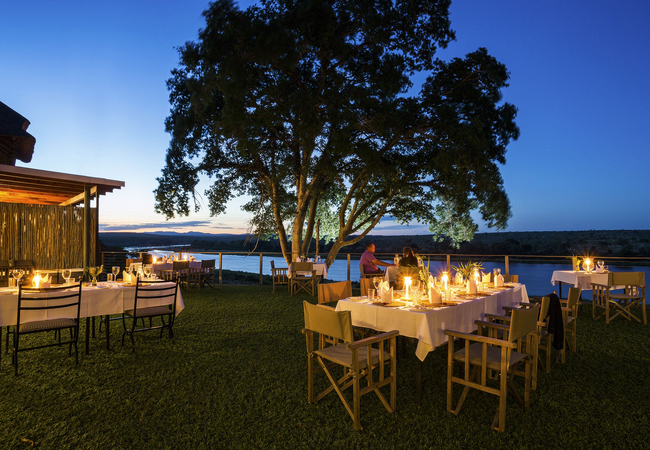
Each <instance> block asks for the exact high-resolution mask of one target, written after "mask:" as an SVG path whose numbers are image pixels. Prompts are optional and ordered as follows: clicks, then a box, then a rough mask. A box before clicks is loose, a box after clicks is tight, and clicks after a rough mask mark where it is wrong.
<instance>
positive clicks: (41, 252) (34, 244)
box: [0, 203, 97, 270]
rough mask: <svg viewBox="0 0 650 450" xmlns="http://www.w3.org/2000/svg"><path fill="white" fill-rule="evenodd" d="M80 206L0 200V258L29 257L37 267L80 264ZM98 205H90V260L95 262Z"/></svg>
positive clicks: (81, 241)
mask: <svg viewBox="0 0 650 450" xmlns="http://www.w3.org/2000/svg"><path fill="white" fill-rule="evenodd" d="M83 211H84V210H83V208H80V207H76V206H50V205H28V204H22V203H0V227H1V229H0V260H9V259H14V260H25V259H26V260H32V261H33V263H34V267H35V268H37V269H43V270H45V269H62V268H69V267H82V265H83V229H84V225H83ZM96 236H97V209H95V208H91V209H90V264H91V265H94V264H95V260H96V258H95V255H96V250H97V249H96Z"/></svg>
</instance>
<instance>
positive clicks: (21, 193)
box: [0, 164, 124, 206]
mask: <svg viewBox="0 0 650 450" xmlns="http://www.w3.org/2000/svg"><path fill="white" fill-rule="evenodd" d="M86 186H88V187H89V188H90V189H91V194H92V195H95V194H97V195H104V194H107V193H109V192H113V190H115V189H120V188H122V187H123V186H124V181H115V180H107V179H104V178H93V177H86V176H82V175H72V174H68V173H59V172H49V171H47V170H38V169H30V168H26V167H15V166H9V165H6V164H0V202H5V203H29V204H33V205H60V206H66V205H74V204H77V203H83V201H84V189H85V188H86Z"/></svg>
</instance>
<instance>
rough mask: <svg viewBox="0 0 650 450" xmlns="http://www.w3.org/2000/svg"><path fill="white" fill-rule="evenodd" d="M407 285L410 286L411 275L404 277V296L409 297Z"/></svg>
mask: <svg viewBox="0 0 650 450" xmlns="http://www.w3.org/2000/svg"><path fill="white" fill-rule="evenodd" d="M409 286H411V277H404V287H405V288H406V295H405V296H404V298H406V299H408V298H409Z"/></svg>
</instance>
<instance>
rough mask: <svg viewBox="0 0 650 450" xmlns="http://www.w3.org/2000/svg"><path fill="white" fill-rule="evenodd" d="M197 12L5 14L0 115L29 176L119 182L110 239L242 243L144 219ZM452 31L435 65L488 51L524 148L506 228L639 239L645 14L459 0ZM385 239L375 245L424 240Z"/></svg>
mask: <svg viewBox="0 0 650 450" xmlns="http://www.w3.org/2000/svg"><path fill="white" fill-rule="evenodd" d="M251 3H252V2H248V1H246V2H240V5H241V6H242V7H246V6H248V5H249V4H251ZM207 5H208V3H207V2H205V1H196V0H185V1H183V2H180V1H165V0H161V1H155V2H154V1H137V0H133V1H129V2H126V1H121V0H114V1H98V2H82V1H60V2H51V1H36V2H34V1H23V2H3V5H2V11H3V17H4V18H5V20H4V21H3V27H1V28H0V42H2V45H1V46H0V60H1V61H2V64H1V65H0V80H1V81H2V83H0V101H2V102H4V103H5V104H7V105H8V106H10V107H11V108H13V109H15V110H16V111H18V112H19V113H21V114H22V115H24V116H25V117H27V118H28V119H29V120H30V122H31V126H30V127H29V129H28V131H29V132H30V133H31V134H32V135H34V136H35V137H36V149H35V152H34V158H33V160H32V162H31V163H30V164H29V165H28V167H32V168H37V169H45V170H53V171H60V172H67V173H75V174H83V175H88V176H94V177H102V178H109V179H114V180H121V181H125V183H126V186H125V187H124V188H122V189H121V190H120V191H116V192H115V193H112V194H108V195H107V196H105V197H103V198H102V199H101V202H100V221H101V223H102V226H103V229H105V230H107V231H108V230H112V231H117V230H122V229H123V230H129V231H133V230H147V231H153V230H177V231H189V230H193V231H202V232H209V233H239V232H244V231H245V230H246V220H247V215H246V214H245V213H243V212H242V211H240V209H239V204H238V203H237V202H234V203H233V204H232V205H231V206H230V207H229V208H228V211H227V213H226V214H225V215H222V216H219V217H216V218H211V217H210V216H209V214H208V212H207V210H206V209H205V208H203V209H202V211H201V212H200V213H197V214H194V213H193V214H191V215H190V216H189V217H187V218H177V219H174V220H172V221H169V222H166V221H165V219H164V217H163V216H160V215H157V214H155V213H154V211H153V205H154V199H153V193H152V191H153V190H154V189H155V188H156V185H157V183H156V181H155V178H156V177H157V176H158V175H159V174H160V170H161V168H162V167H163V165H164V157H165V152H166V149H167V146H168V142H169V136H168V135H167V134H166V133H165V131H164V120H165V117H166V116H167V115H168V112H169V103H168V92H167V88H166V85H165V82H166V80H167V79H168V78H169V76H170V71H171V70H172V69H173V68H174V67H176V65H177V64H178V54H177V51H176V49H175V47H178V46H181V45H183V44H184V43H185V42H186V41H188V40H195V39H196V37H197V34H198V30H199V28H201V27H202V26H203V23H204V22H203V18H202V16H201V12H202V11H203V10H204V9H205V8H206V7H207ZM451 20H452V28H454V30H456V37H457V40H456V41H455V42H452V43H451V44H450V45H449V48H448V49H447V50H445V51H443V52H441V53H440V55H439V56H440V57H442V58H444V59H448V58H451V57H455V56H463V55H465V54H466V53H468V52H471V51H474V50H476V49H477V48H478V47H486V48H487V49H488V51H489V52H490V53H491V54H492V55H493V56H495V57H496V58H497V59H498V60H500V61H501V62H503V63H504V64H505V65H506V66H507V67H508V69H509V71H510V73H511V80H510V87H509V88H507V89H506V90H505V91H504V100H506V101H508V102H511V103H513V104H515V105H516V106H517V108H518V109H519V113H518V116H517V123H518V125H519V127H520V129H521V137H520V139H519V140H518V141H516V142H514V143H512V144H511V145H510V146H509V148H508V154H507V162H506V165H505V166H503V167H502V174H503V177H504V181H505V186H506V191H507V192H508V195H509V197H510V200H511V204H512V212H513V217H512V219H511V220H510V223H509V227H508V230H509V231H542V230H587V229H647V228H648V223H649V222H650V221H649V220H648V219H649V216H650V210H649V208H648V205H649V204H650V202H649V200H650V194H649V193H648V190H647V189H646V188H644V187H643V186H644V185H645V183H644V181H645V178H646V172H647V170H648V166H649V163H650V152H649V151H648V150H649V144H648V139H647V136H646V135H647V132H646V130H647V128H648V125H647V124H648V122H650V113H649V112H648V111H649V110H648V106H647V105H649V104H650V89H649V88H648V83H647V79H648V74H649V73H650V59H649V58H648V48H650V27H648V23H650V2H634V1H618V2H610V1H598V0H592V1H586V0H582V1H571V2H561V1H553V0H551V1H545V2H528V1H521V0H518V1H515V0H503V1H498V2H485V1H479V0H463V1H462V2H461V1H456V2H453V3H452V6H451ZM18 165H24V164H23V163H20V162H19V163H18ZM205 187H207V183H206V184H204V186H202V189H205ZM395 225H396V224H394V223H392V222H391V221H390V220H386V221H383V222H382V225H381V226H380V227H379V228H378V229H377V232H378V233H381V234H424V233H427V232H428V231H427V227H426V226H420V225H417V224H414V225H413V226H411V227H408V228H405V227H403V226H395ZM481 231H488V230H487V229H485V228H483V227H482V228H481Z"/></svg>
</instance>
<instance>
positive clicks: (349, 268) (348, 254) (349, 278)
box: [348, 253, 350, 281]
mask: <svg viewBox="0 0 650 450" xmlns="http://www.w3.org/2000/svg"><path fill="white" fill-rule="evenodd" d="M348 281H350V254H349V253H348Z"/></svg>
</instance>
